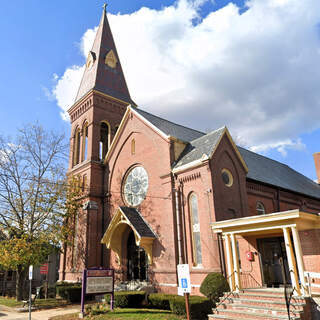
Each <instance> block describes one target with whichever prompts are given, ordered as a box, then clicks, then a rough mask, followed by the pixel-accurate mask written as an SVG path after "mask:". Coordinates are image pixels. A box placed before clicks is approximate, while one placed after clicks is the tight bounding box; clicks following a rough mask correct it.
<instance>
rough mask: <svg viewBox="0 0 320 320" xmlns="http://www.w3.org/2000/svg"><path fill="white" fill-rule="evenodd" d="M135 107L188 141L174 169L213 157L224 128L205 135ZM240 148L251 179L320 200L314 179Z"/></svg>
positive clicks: (318, 187)
mask: <svg viewBox="0 0 320 320" xmlns="http://www.w3.org/2000/svg"><path fill="white" fill-rule="evenodd" d="M134 110H135V111H136V112H137V113H139V114H140V115H141V116H142V117H144V118H145V119H146V120H147V121H149V122H150V123H152V124H153V125H154V126H155V127H156V128H158V129H159V130H160V131H162V132H163V133H165V134H166V135H169V136H171V137H176V138H177V139H179V140H182V141H185V142H187V145H186V148H185V149H184V150H183V151H182V153H181V155H180V157H179V159H178V160H177V161H176V162H175V163H174V164H173V170H175V169H177V168H178V167H181V166H185V165H187V164H192V163H193V162H196V161H197V160H201V158H203V155H204V154H205V155H207V156H208V157H209V156H210V154H211V151H212V150H214V148H215V147H216V145H217V143H219V139H220V138H221V135H222V134H223V130H224V127H223V128H220V129H217V130H215V131H212V132H210V133H208V134H205V133H203V132H201V131H197V130H194V129H191V128H187V127H184V126H181V125H179V124H176V123H174V122H171V121H168V120H165V119H163V118H160V117H158V116H155V115H153V114H151V113H148V112H146V111H143V110H141V109H138V108H134ZM236 148H237V149H238V151H239V154H240V157H241V158H242V159H243V160H244V162H245V164H246V165H247V167H248V173H247V178H248V179H252V180H255V181H258V182H262V183H266V184H269V185H272V186H276V187H279V188H282V189H287V190H290V191H293V192H297V193H301V194H304V195H307V196H310V197H314V198H317V199H320V185H318V184H317V183H315V182H314V181H312V180H311V179H309V178H307V177H306V176H304V175H302V174H301V173H299V172H297V171H295V170H293V169H292V168H290V167H289V166H287V165H285V164H283V163H281V162H278V161H275V160H272V159H270V158H267V157H264V156H261V155H259V154H257V153H254V152H252V151H249V150H247V149H244V148H242V147H239V146H237V147H236Z"/></svg>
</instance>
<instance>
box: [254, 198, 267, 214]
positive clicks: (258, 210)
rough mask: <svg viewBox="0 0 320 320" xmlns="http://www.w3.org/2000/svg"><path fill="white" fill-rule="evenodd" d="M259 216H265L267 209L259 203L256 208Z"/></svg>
mask: <svg viewBox="0 0 320 320" xmlns="http://www.w3.org/2000/svg"><path fill="white" fill-rule="evenodd" d="M256 210H257V214H265V213H266V209H265V207H264V205H263V203H262V202H260V201H258V202H257V206H256Z"/></svg>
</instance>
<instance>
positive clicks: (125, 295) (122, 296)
mask: <svg viewBox="0 0 320 320" xmlns="http://www.w3.org/2000/svg"><path fill="white" fill-rule="evenodd" d="M145 296H146V293H145V292H144V291H117V292H115V293H114V307H117V308H138V307H141V305H142V303H143V301H144V300H145ZM105 299H106V302H107V303H110V300H111V294H110V293H108V294H106V295H105Z"/></svg>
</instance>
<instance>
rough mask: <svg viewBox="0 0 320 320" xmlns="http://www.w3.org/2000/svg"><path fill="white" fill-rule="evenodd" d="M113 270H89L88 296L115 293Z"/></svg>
mask: <svg viewBox="0 0 320 320" xmlns="http://www.w3.org/2000/svg"><path fill="white" fill-rule="evenodd" d="M113 279H114V277H113V270H111V269H104V270H87V281H86V294H94V293H96V294H98V293H110V292H113V285H114V283H113Z"/></svg>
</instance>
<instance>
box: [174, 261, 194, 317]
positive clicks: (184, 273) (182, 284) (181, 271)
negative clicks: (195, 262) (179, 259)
mask: <svg viewBox="0 0 320 320" xmlns="http://www.w3.org/2000/svg"><path fill="white" fill-rule="evenodd" d="M177 271H178V281H179V288H178V290H179V292H181V293H183V295H184V296H185V300H186V314H187V320H190V308H189V295H190V293H191V282H190V271H189V265H188V264H178V265H177Z"/></svg>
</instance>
